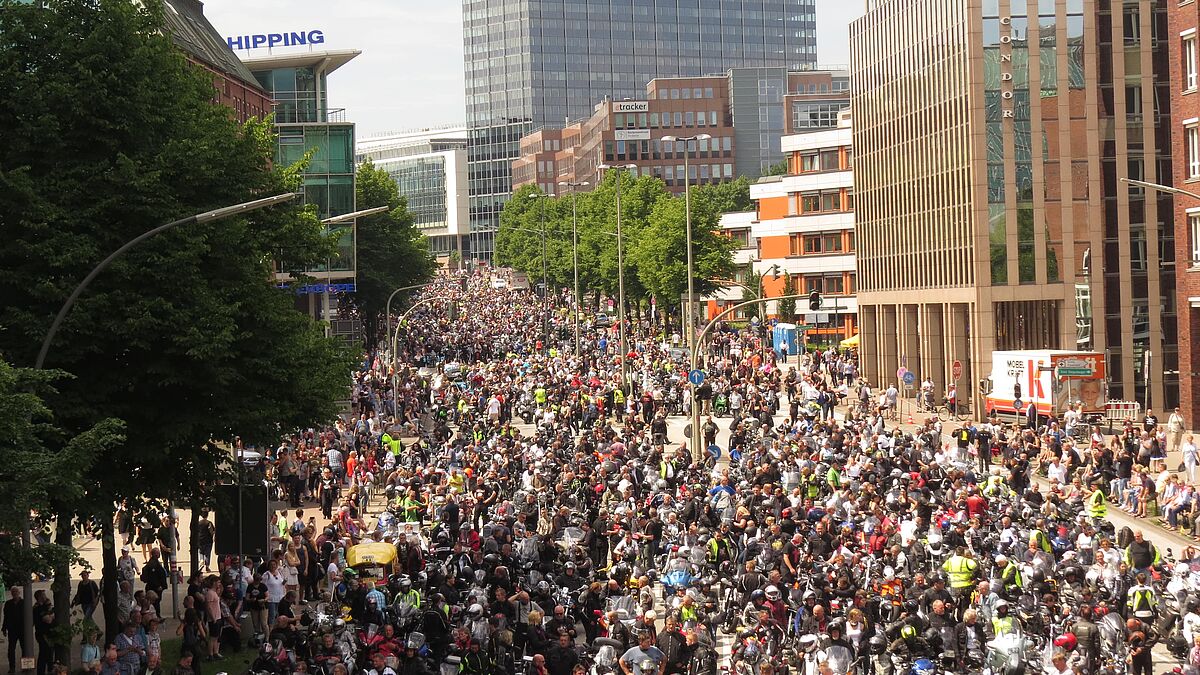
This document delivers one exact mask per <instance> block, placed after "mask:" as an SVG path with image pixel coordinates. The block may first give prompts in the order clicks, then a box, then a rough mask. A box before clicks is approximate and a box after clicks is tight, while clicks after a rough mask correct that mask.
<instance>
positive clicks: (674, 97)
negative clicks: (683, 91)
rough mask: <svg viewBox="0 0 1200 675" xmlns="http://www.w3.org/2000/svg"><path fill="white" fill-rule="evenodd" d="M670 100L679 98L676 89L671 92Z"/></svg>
mask: <svg viewBox="0 0 1200 675" xmlns="http://www.w3.org/2000/svg"><path fill="white" fill-rule="evenodd" d="M671 98H673V99H677V98H679V90H678V89H672V90H671Z"/></svg>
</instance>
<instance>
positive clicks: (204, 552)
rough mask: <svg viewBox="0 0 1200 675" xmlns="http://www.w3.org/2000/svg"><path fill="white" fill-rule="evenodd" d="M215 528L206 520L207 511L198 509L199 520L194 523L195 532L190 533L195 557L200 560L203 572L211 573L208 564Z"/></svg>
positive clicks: (210, 557) (210, 558)
mask: <svg viewBox="0 0 1200 675" xmlns="http://www.w3.org/2000/svg"><path fill="white" fill-rule="evenodd" d="M216 535H217V528H216V526H215V525H213V522H212V521H211V520H209V519H208V509H200V518H199V520H197V521H196V528H195V531H194V532H193V533H192V541H194V542H195V543H194V544H193V546H194V547H195V548H196V555H197V556H199V558H200V566H201V567H203V568H204V571H205V572H208V571H211V568H210V567H209V564H210V563H211V561H212V549H213V542H214V541H215V540H216Z"/></svg>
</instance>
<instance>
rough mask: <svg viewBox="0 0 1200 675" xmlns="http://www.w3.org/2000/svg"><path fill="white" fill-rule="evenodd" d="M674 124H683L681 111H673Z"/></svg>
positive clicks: (679, 125)
mask: <svg viewBox="0 0 1200 675" xmlns="http://www.w3.org/2000/svg"><path fill="white" fill-rule="evenodd" d="M675 126H677V127H681V126H683V113H681V112H677V113H675Z"/></svg>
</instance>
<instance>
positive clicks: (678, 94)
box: [647, 87, 715, 101]
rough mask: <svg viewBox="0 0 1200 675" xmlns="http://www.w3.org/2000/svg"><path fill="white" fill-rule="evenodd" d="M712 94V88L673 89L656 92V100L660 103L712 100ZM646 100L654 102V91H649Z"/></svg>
mask: <svg viewBox="0 0 1200 675" xmlns="http://www.w3.org/2000/svg"><path fill="white" fill-rule="evenodd" d="M714 94H715V92H714V91H713V88H712V87H692V88H690V89H689V88H687V87H684V88H682V89H674V88H673V89H659V90H658V98H659V100H661V101H665V100H667V99H670V100H672V101H678V100H679V99H684V100H687V99H692V98H713V95H714ZM647 98H649V99H650V100H654V91H651V92H650V94H649V96H647Z"/></svg>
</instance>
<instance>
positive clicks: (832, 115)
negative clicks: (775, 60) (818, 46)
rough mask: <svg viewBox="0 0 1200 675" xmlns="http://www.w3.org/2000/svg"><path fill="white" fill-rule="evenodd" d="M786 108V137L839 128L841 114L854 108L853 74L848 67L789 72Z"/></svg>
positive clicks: (784, 104) (784, 118)
mask: <svg viewBox="0 0 1200 675" xmlns="http://www.w3.org/2000/svg"><path fill="white" fill-rule="evenodd" d="M783 106H784V108H783V121H784V133H785V134H799V133H804V132H806V131H812V130H814V129H832V128H834V127H836V126H837V125H838V113H840V112H842V111H843V110H849V109H850V72H849V71H848V70H846V66H818V67H817V69H816V70H813V71H810V72H799V73H789V74H788V93H787V95H786V96H784V97H783Z"/></svg>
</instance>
